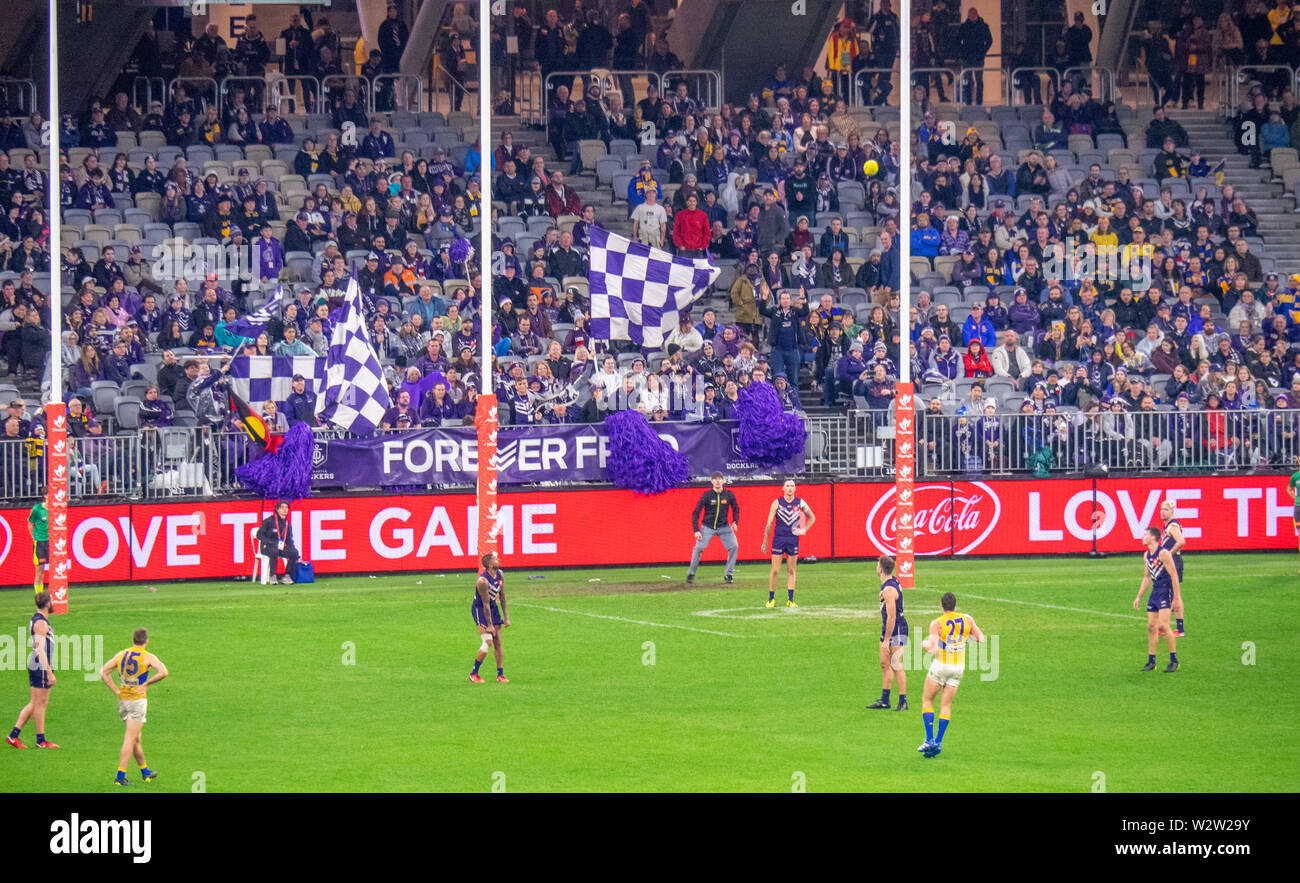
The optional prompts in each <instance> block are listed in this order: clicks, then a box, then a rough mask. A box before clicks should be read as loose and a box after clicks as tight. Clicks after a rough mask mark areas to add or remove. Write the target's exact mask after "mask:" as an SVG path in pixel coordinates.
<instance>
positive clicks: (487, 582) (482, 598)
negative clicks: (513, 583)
mask: <svg viewBox="0 0 1300 883" xmlns="http://www.w3.org/2000/svg"><path fill="white" fill-rule="evenodd" d="M482 563H483V569H482V570H480V571H479V574H478V582H477V583H475V585H474V600H473V601H472V602H470V606H469V612H470V615H471V616H473V617H474V627H475V628H477V629H478V634H479V645H478V655H477V656H475V657H474V671H472V672H471V673H470V676H469V679H470V680H471V681H472V682H474V683H476V684H481V683H483V678H481V677H479V673H478V669H479V666H480V665H482V664H483V660H484V659H486V658H487V654H488V650H489V649H491V650H492V652H493V653H494V654H495V655H496V659H497V680H498V681H499V682H500V683H503V684H508V683H510V679H509V678H507V677H506V670H505V666H504V664H503V662H502V655H501V630H502V629H503V628H509V627H510V614H509V612H508V611H507V610H506V592H505V588H504V586H503V584H504V582H505V574H503V573H502V572H501V562H500V561H499V560H498V559H497V554H496V552H488V553H487V554H486V555H484V556H483V562H482ZM498 601H500V602H501V606H500V607H498V606H497V602H498Z"/></svg>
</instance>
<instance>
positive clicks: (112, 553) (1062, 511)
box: [0, 475, 1295, 586]
mask: <svg viewBox="0 0 1300 883" xmlns="http://www.w3.org/2000/svg"><path fill="white" fill-rule="evenodd" d="M734 489H735V492H736V495H737V498H738V500H739V502H740V507H741V513H742V518H741V521H740V549H741V558H742V559H743V560H747V561H757V560H762V559H763V557H764V556H763V555H761V554H759V551H758V544H759V540H760V539H761V535H762V529H763V524H764V522H765V521H766V519H767V509H768V506H769V505H771V502H772V500H773V499H774V498H775V497H776V495H777V494H779V493H780V488H779V485H777V484H775V483H761V484H760V483H755V484H749V485H737V486H735V488H734ZM700 493H701V489H700V488H698V487H692V488H680V489H677V490H673V491H669V492H668V493H666V494H664V495H662V496H658V497H640V496H637V495H635V494H633V493H631V492H629V491H621V490H615V489H574V490H562V489H558V488H548V489H544V490H527V491H514V492H506V493H503V494H502V495H501V497H500V509H501V518H502V528H503V530H502V538H501V555H502V559H503V562H504V564H505V566H506V567H509V568H520V567H524V568H528V567H604V566H620V565H631V564H664V565H675V566H678V567H681V566H684V564H685V562H686V561H687V560H688V559H689V557H690V551H691V546H692V543H693V540H692V537H691V534H690V531H689V519H690V513H691V510H692V508H693V507H694V505H695V503H696V501H697V500H698V499H699V495H700ZM799 493H800V494H801V495H802V496H803V497H804V498H805V499H806V500H807V501H808V503H809V505H811V506H812V508H813V511H814V512H816V513H817V525H816V526H815V527H814V529H813V532H812V533H811V534H810V535H808V536H807V537H805V538H804V540H803V542H802V544H801V546H802V547H801V549H800V551H801V553H802V554H803V555H804V556H809V557H815V558H819V559H827V558H843V559H850V558H865V557H871V556H875V555H879V554H882V553H886V552H888V553H893V552H894V551H895V548H894V529H893V528H894V524H893V521H894V519H893V510H894V494H895V489H894V485H892V484H884V483H879V482H861V483H859V482H837V483H830V482H821V483H818V482H807V483H804V484H801V485H800V489H799ZM915 494H916V497H915V507H914V508H915V513H916V515H915V519H916V531H915V534H916V552H917V554H919V555H926V556H952V555H1048V554H1082V553H1086V552H1089V551H1091V549H1092V548H1093V532H1092V510H1093V502H1094V499H1095V501H1096V504H1097V506H1098V508H1099V509H1100V510H1101V512H1102V514H1103V517H1102V520H1101V522H1100V523H1099V524H1098V526H1097V533H1096V544H1097V549H1098V550H1099V551H1102V552H1107V553H1116V552H1133V551H1135V550H1136V549H1137V546H1138V540H1139V538H1140V537H1141V534H1142V530H1143V529H1144V528H1145V527H1146V526H1148V525H1151V524H1155V523H1157V522H1158V521H1159V512H1158V510H1159V504H1160V500H1162V499H1164V498H1165V497H1167V496H1168V497H1172V498H1174V499H1175V500H1177V501H1178V507H1179V508H1178V518H1179V520H1180V521H1181V523H1182V525H1183V531H1184V533H1185V535H1186V536H1187V539H1188V546H1189V548H1190V550H1192V551H1213V550H1217V551H1227V550H1234V549H1242V550H1269V549H1278V550H1281V549H1294V548H1295V530H1294V527H1293V525H1292V522H1291V513H1292V506H1291V499H1290V497H1289V496H1288V495H1287V493H1286V478H1285V477H1284V476H1280V475H1248V476H1239V477H1236V476H1234V477H1218V476H1216V477H1197V476H1188V477H1185V478H1184V477H1177V476H1170V477H1162V478H1131V479H1129V478H1125V479H1115V478H1101V479H1095V480H1093V479H1088V480H1078V479H1074V480H1069V479H1043V480H1020V481H1016V480H1002V481H947V480H935V481H922V482H918V483H917V485H916V487H915ZM68 511H69V521H70V525H69V526H70V530H69V534H68V536H69V538H70V543H71V551H72V560H73V572H72V580H73V582H74V584H76V583H81V584H85V583H96V582H124V581H130V580H150V581H160V580H174V579H213V578H230V577H234V576H247V575H248V574H250V573H251V572H252V541H251V534H252V532H253V531H255V530H256V528H257V525H258V524H259V523H260V520H261V518H262V517H263V515H264V514H265V513H266V512H269V506H266V505H264V504H263V503H262V501H260V500H220V501H215V502H205V503H195V502H176V503H127V502H124V503H119V504H109V505H82V506H74V507H72V508H70V509H69V510H68ZM27 513H28V510H27V509H14V508H9V509H0V585H6V586H18V585H30V583H29V582H28V581H29V580H30V578H31V563H30V562H31V557H30V549H31V545H30V543H31V541H30V538H29V534H28V532H27V523H26V522H27ZM293 519H294V532H295V536H296V538H297V542H298V547H299V550H300V552H301V553H302V555H303V557H304V558H305V559H307V560H310V561H312V562H313V564H314V565H315V569H316V573H318V574H331V573H378V572H393V571H417V570H418V571H438V570H456V569H467V568H470V567H472V566H474V562H473V557H472V551H473V549H474V548H475V546H476V544H477V531H478V522H477V511H476V507H475V505H474V496H473V494H472V493H451V494H426V495H408V496H400V495H398V496H350V495H340V496H334V497H328V496H321V497H315V498H313V499H310V500H304V501H301V502H299V503H297V504H296V505H295V507H294V512H293ZM722 557H723V556H722V550H721V548H720V546H719V544H716V543H715V544H713V546H712V547H711V548H710V550H709V554H707V555H706V556H705V560H706V561H720V560H722Z"/></svg>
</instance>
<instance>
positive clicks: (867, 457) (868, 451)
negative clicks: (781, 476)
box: [804, 411, 894, 478]
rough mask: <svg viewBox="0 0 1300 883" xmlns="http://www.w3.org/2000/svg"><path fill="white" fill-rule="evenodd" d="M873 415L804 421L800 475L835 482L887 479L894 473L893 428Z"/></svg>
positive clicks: (854, 413) (861, 413)
mask: <svg viewBox="0 0 1300 883" xmlns="http://www.w3.org/2000/svg"><path fill="white" fill-rule="evenodd" d="M884 416H887V415H882V414H879V413H877V412H874V411H849V412H848V414H846V415H843V416H835V417H805V418H804V423H805V425H806V426H807V430H808V438H807V440H806V441H805V442H804V472H805V473H806V474H808V475H833V476H835V477H837V478H862V477H879V476H884V475H890V474H892V473H893V469H894V432H893V427H892V426H890V425H888V424H887V422H886V421H885V420H884V419H883V417H884Z"/></svg>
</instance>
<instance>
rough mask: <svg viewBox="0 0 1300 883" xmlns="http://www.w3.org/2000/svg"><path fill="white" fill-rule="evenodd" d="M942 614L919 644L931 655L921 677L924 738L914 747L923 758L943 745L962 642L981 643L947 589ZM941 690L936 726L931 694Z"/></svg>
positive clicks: (975, 628) (980, 635) (961, 667)
mask: <svg viewBox="0 0 1300 883" xmlns="http://www.w3.org/2000/svg"><path fill="white" fill-rule="evenodd" d="M939 606H941V607H942V608H943V615H941V616H940V617H939V618H938V619H936V620H934V621H933V622H931V623H930V634H929V637H927V638H926V639H925V640H924V641H922V642H921V646H922V647H923V648H925V650H926V651H928V652H930V653H933V654H934V661H933V662H931V663H930V671H929V673H928V674H926V676H925V688H924V689H923V690H922V692H921V720H922V721H923V722H924V723H925V741H924V742H922V743H921V744H920V746H918V747H917V749H916V750H917V751H920V752H921V753H922V754H923V755H925V756H926V757H937V756H938V754H939V752H940V750H941V749H942V747H943V736H944V734H945V733H946V732H948V723H949V722H950V721H951V720H952V700H953V699H954V698H956V696H957V687H958V685H960V684H961V676H962V674H963V673H964V672H965V671H966V642H967V641H970V640H975V641H979V642H981V643H983V641H984V633H983V632H982V631H980V628H979V626H977V625H976V624H975V620H974V619H972V618H971V616H970V614H968V613H958V612H957V596H956V595H954V594H953V593H952V592H947V593H945V594H944V596H943V597H942V598H941V599H939ZM941 690H942V691H943V695H942V697H941V698H940V703H939V726H938V729H935V725H934V697H935V695H936V694H938V693H939V691H941Z"/></svg>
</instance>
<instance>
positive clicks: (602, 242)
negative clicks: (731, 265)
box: [588, 227, 719, 347]
mask: <svg viewBox="0 0 1300 883" xmlns="http://www.w3.org/2000/svg"><path fill="white" fill-rule="evenodd" d="M590 236H591V247H590V260H591V271H590V275H589V286H588V287H589V291H590V293H591V336H592V337H595V338H605V339H609V340H631V341H633V342H635V343H637V344H640V345H641V346H647V347H659V346H663V343H664V338H665V337H667V336H668V335H669V334H671V333H672V332H673V331H674V330H676V328H677V325H678V322H679V320H680V317H681V315H682V314H683V313H689V312H690V309H691V304H692V303H694V302H695V300H696V299H697V298H698V297H699V296H700V295H702V294H703V293H704V292H705V291H706V290H707V289H708V287H709V286H710V285H712V284H713V280H714V279H716V278H718V273H719V270H718V268H717V267H715V266H713V264H712V263H711V262H710V261H709V259H708V258H679V257H674V256H673V255H671V254H669V253H668V252H666V251H664V250H662V249H659V248H654V247H652V246H649V245H642V244H641V243H639V242H633V241H632V240H630V239H627V238H626V237H623V236H619V235H618V234H617V233H610V232H609V231H608V230H604V229H602V228H600V227H592V228H591V233H590Z"/></svg>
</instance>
